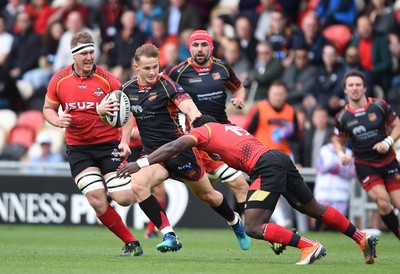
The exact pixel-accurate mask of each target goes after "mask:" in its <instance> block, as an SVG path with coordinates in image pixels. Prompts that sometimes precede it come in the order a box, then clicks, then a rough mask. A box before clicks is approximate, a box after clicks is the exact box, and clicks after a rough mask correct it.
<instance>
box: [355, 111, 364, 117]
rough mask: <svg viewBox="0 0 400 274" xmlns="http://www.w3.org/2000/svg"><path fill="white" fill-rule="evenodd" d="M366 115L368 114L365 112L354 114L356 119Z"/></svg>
mask: <svg viewBox="0 0 400 274" xmlns="http://www.w3.org/2000/svg"><path fill="white" fill-rule="evenodd" d="M365 114H366V112H365V111H361V112H357V113H355V114H354V117H360V116H364V115H365Z"/></svg>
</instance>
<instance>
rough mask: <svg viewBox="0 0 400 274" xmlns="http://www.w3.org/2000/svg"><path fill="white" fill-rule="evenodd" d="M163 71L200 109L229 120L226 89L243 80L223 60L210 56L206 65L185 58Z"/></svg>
mask: <svg viewBox="0 0 400 274" xmlns="http://www.w3.org/2000/svg"><path fill="white" fill-rule="evenodd" d="M165 73H167V74H168V75H169V76H170V77H171V79H172V80H174V81H175V82H177V83H178V84H179V85H181V86H182V88H183V89H184V90H185V91H186V92H188V93H189V95H190V96H191V97H192V99H193V101H194V103H195V104H196V106H197V108H198V109H199V110H200V112H201V113H203V114H207V115H211V116H214V117H215V119H217V121H218V122H219V123H222V124H227V123H229V120H228V117H227V116H226V112H225V106H226V99H227V93H226V90H229V91H230V92H232V93H233V92H235V91H236V90H237V89H238V88H239V87H240V86H241V84H242V83H241V81H240V80H239V78H238V77H237V76H236V74H235V73H234V72H233V70H232V68H231V67H230V66H229V65H228V64H227V63H226V62H224V61H222V60H220V59H217V58H214V57H213V58H212V59H211V65H210V66H209V67H198V66H196V65H195V64H194V63H193V61H192V60H191V58H188V59H187V60H186V61H184V62H182V63H180V64H178V65H176V66H174V67H168V68H166V69H165Z"/></svg>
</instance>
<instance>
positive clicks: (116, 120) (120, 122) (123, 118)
mask: <svg viewBox="0 0 400 274" xmlns="http://www.w3.org/2000/svg"><path fill="white" fill-rule="evenodd" d="M112 100H117V101H118V103H119V109H118V110H115V111H114V112H113V113H114V115H115V116H111V115H109V114H107V115H106V120H107V123H109V124H110V125H111V126H113V127H122V126H124V125H125V124H126V123H127V122H128V119H129V114H130V112H131V104H130V102H129V98H128V96H127V95H126V94H125V93H123V92H122V91H120V90H114V91H112V92H111V93H110V95H109V96H108V98H107V101H112Z"/></svg>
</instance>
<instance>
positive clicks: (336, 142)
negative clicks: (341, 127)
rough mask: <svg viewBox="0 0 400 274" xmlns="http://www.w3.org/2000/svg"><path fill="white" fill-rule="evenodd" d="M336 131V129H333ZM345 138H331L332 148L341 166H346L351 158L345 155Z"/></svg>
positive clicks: (337, 136) (335, 136)
mask: <svg viewBox="0 0 400 274" xmlns="http://www.w3.org/2000/svg"><path fill="white" fill-rule="evenodd" d="M335 130H337V129H335ZM345 142H346V138H345V137H344V136H339V135H337V134H336V135H334V136H332V144H333V148H334V150H335V152H336V154H337V156H338V157H339V159H340V162H341V163H342V165H344V166H346V165H348V164H349V163H350V162H351V158H352V157H351V156H350V155H348V154H346V146H345Z"/></svg>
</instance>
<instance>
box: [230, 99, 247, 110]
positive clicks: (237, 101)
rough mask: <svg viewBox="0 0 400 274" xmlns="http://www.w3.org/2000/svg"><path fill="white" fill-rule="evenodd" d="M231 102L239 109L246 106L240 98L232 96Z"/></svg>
mask: <svg viewBox="0 0 400 274" xmlns="http://www.w3.org/2000/svg"><path fill="white" fill-rule="evenodd" d="M231 103H232V104H233V106H235V107H236V108H238V109H242V108H244V106H245V104H244V102H243V100H242V99H240V98H232V99H231Z"/></svg>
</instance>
